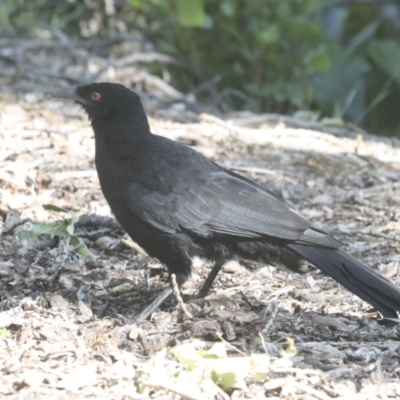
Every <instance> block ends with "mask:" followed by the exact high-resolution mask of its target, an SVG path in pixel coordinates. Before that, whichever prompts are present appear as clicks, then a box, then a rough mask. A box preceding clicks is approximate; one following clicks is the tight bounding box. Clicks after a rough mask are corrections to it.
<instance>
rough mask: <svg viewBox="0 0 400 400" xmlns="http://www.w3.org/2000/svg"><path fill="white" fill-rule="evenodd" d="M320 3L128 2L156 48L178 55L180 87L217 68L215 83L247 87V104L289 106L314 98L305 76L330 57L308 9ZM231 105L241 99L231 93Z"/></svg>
mask: <svg viewBox="0 0 400 400" xmlns="http://www.w3.org/2000/svg"><path fill="white" fill-rule="evenodd" d="M318 3H319V2H318V1H315V0H312V1H311V0H286V1H284V2H276V1H273V0H252V1H248V2H243V1H240V0H222V1H214V0H203V1H200V0H197V1H196V2H192V1H191V2H186V1H178V0H176V1H169V2H163V3H161V2H159V1H154V0H152V1H144V0H143V1H142V2H140V1H139V0H132V3H131V4H132V6H133V7H134V8H135V13H136V12H139V13H140V14H141V15H142V16H143V17H144V20H145V21H147V23H145V25H144V29H145V30H147V31H150V33H151V37H152V39H153V41H154V43H155V45H156V48H157V49H158V50H159V51H161V52H163V53H168V54H171V55H173V56H175V57H177V58H178V59H180V60H181V67H180V68H179V69H176V70H175V71H173V72H175V74H174V77H175V81H176V82H177V84H178V86H180V88H181V89H183V90H190V89H192V88H193V87H194V86H196V85H197V84H198V83H200V82H203V81H205V80H208V79H212V78H214V77H216V76H217V77H219V83H218V87H219V89H223V88H227V87H231V88H235V89H239V90H240V91H242V92H243V93H245V94H246V95H248V96H247V99H246V107H250V108H251V109H253V110H264V109H266V108H268V109H270V110H273V109H279V108H281V106H285V109H289V110H290V109H292V108H294V107H302V106H304V105H307V104H310V103H311V102H312V101H313V100H314V98H315V95H316V92H317V91H318V88H317V87H316V86H314V85H312V84H310V82H312V81H313V79H315V78H316V77H317V76H319V75H321V74H322V73H324V72H326V71H328V70H329V68H330V65H331V58H332V46H331V45H330V44H329V43H328V41H327V40H326V38H325V36H324V34H323V32H322V28H321V23H320V22H319V21H318V20H316V19H315V18H313V17H312V15H311V13H312V12H313V11H314V10H315V7H317V6H318ZM200 5H201V6H202V7H199V6H200ZM183 15H184V16H185V18H184V19H183V18H182V16H183ZM153 21H162V23H159V24H154V23H153ZM200 21H203V24H202V26H199V23H200ZM182 72H183V73H182ZM231 105H232V106H234V107H240V106H243V105H244V104H243V100H241V99H234V100H233V102H231Z"/></svg>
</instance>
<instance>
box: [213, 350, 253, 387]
mask: <svg viewBox="0 0 400 400" xmlns="http://www.w3.org/2000/svg"><path fill="white" fill-rule="evenodd" d="M249 371H250V358H249V357H231V358H220V359H217V360H215V361H214V363H213V365H212V372H211V378H212V380H213V381H214V382H215V383H216V384H217V385H219V386H220V387H221V388H222V389H224V390H225V391H227V392H230V391H232V390H233V389H236V388H238V389H243V390H245V389H246V383H245V381H244V380H245V378H246V377H247V375H248V374H249Z"/></svg>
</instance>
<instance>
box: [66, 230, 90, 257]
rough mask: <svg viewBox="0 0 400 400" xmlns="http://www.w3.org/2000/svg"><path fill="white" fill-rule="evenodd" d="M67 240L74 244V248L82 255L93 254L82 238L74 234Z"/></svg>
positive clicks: (88, 255)
mask: <svg viewBox="0 0 400 400" xmlns="http://www.w3.org/2000/svg"><path fill="white" fill-rule="evenodd" d="M69 242H70V243H71V244H72V246H75V249H74V250H75V251H76V252H77V253H78V254H79V255H81V256H82V257H84V258H86V257H91V256H92V255H93V254H92V253H91V251H90V250H89V249H88V248H87V246H86V244H85V243H84V242H83V240H82V239H81V238H79V237H78V236H75V235H72V236H70V238H69Z"/></svg>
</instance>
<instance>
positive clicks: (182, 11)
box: [176, 0, 206, 28]
mask: <svg viewBox="0 0 400 400" xmlns="http://www.w3.org/2000/svg"><path fill="white" fill-rule="evenodd" d="M176 6H177V10H178V19H179V23H180V24H181V25H182V26H184V27H188V28H190V27H195V26H197V27H201V26H203V24H204V21H205V17H206V15H205V13H204V8H203V2H202V0H176Z"/></svg>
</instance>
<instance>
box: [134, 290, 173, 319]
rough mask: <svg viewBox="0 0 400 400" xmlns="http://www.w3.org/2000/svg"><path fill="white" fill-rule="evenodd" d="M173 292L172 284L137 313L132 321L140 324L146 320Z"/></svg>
mask: <svg viewBox="0 0 400 400" xmlns="http://www.w3.org/2000/svg"><path fill="white" fill-rule="evenodd" d="M172 293H173V289H172V286H168V287H167V288H166V289H164V290H163V291H162V292H161V293H160V294H159V295H158V296H157V297H156V298H155V299H154V300H153V301H152V302H151V303H150V304H149V305H148V306H147V307H146V308H145V309H144V310H143V311H142V312H140V313H139V314H137V315H135V316H134V317H133V318H132V320H131V321H130V322H132V323H133V324H138V323H139V322H142V321H144V320H145V319H146V318H147V317H148V316H149V315H150V314H151V313H152V312H154V311H155V310H157V308H158V307H160V305H161V304H162V303H164V301H165V300H166V299H167V297H168V296H169V295H170V294H172Z"/></svg>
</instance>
